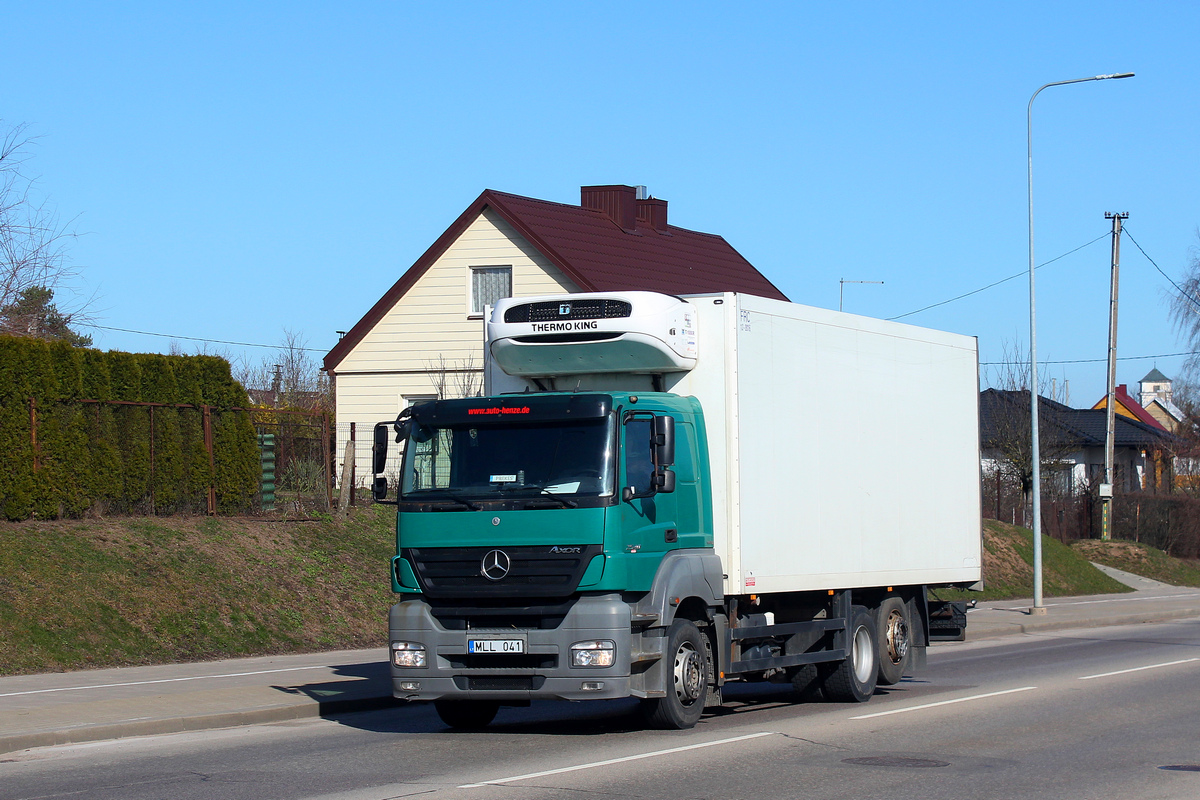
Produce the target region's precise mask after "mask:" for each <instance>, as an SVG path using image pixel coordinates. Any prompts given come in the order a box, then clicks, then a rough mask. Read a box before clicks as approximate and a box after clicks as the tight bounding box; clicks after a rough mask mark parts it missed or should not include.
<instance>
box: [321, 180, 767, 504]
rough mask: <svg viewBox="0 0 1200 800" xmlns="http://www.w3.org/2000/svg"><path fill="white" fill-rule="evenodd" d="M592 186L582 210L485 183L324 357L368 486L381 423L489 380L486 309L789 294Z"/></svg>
mask: <svg viewBox="0 0 1200 800" xmlns="http://www.w3.org/2000/svg"><path fill="white" fill-rule="evenodd" d="M641 194H642V193H640V192H639V190H638V189H635V187H632V186H584V187H583V188H582V189H581V192H580V195H581V202H580V205H578V206H573V205H566V204H562V203H551V202H547V201H544V200H537V199H534V198H530V197H521V196H519V195H512V194H505V193H503V192H496V191H492V190H487V191H484V192H483V193H482V194H481V195H480V196H479V197H478V198H477V199H476V200H475V202H473V203H472V204H471V205H470V206H468V207H467V209H466V210H465V211H463V213H462V214H460V215H459V217H458V219H456V220H455V221H454V223H453V224H452V225H451V226H450V227H449V228H447V229H446V231H445V233H443V234H442V235H441V236H440V237H438V239H437V241H435V242H434V243H433V244H432V245H431V246H430V247H429V249H428V250H426V251H425V253H424V254H423V255H422V256H421V257H420V258H419V259H417V261H416V263H414V264H413V265H412V266H411V267H410V268H409V269H408V270H407V271H406V272H405V273H404V274H403V275H402V276H401V277H400V279H399V280H398V281H397V282H396V283H395V285H393V286H392V287H391V289H389V290H388V291H387V292H386V293H385V294H384V295H383V297H381V298H380V299H379V300H378V301H377V302H376V303H375V304H374V306H372V307H371V309H370V310H369V311H368V312H367V313H366V315H364V316H363V317H362V319H360V320H359V321H358V323H357V324H355V325H354V327H352V328H351V329H350V330H349V331H348V332H347V334H346V335H345V336H344V337H343V338H342V339H341V341H339V342H338V344H337V345H336V346H335V347H334V348H333V349H332V350H330V351H329V353H328V354H327V355H326V356H325V360H324V369H325V371H326V372H327V373H328V374H329V375H330V377H331V378H332V379H333V382H334V391H335V397H336V414H337V451H336V452H337V459H338V462H339V470H340V462H341V460H342V458H343V454H344V453H345V447H346V444H345V443H346V441H347V440H348V439H349V436H350V423H354V424H355V428H356V433H355V438H356V448H355V453H356V456H355V461H356V464H357V467H356V476H357V482H358V483H359V484H360V485H363V484H365V483H367V482H368V475H367V473H368V472H369V470H370V466H369V465H370V451H371V446H370V442H371V430H372V428H373V426H374V425H375V423H377V422H383V421H387V420H391V419H394V418H395V417H396V415H397V414H398V413H399V412H400V411H401V410H402V409H403V408H405V407H406V406H408V405H411V404H412V403H413V402H416V401H419V400H424V399H428V398H433V397H438V396H445V397H458V396H463V395H464V394H472V393H475V392H477V391H478V390H479V389H480V388H481V386H482V368H483V338H484V332H483V325H484V320H483V315H484V310H485V308H487V307H488V306H490V305H492V304H493V303H495V301H496V300H498V299H500V298H503V297H509V296H513V297H526V296H531V295H540V294H560V293H576V292H595V291H620V290H645V291H657V292H664V293H667V294H685V293H698V292H721V291H736V292H746V293H749V294H755V295H760V296H763V297H771V298H776V299H784V300H786V299H787V298H786V297H784V295H783V294H782V293H781V292H780V291H779V290H778V289H777V288H776V287H775V286H774V285H773V284H772V283H771V282H770V281H768V280H767V279H766V278H765V277H764V276H763V275H762V274H761V273H760V272H759V271H758V270H757V269H755V268H754V267H753V266H752V265H751V264H750V262H748V261H747V260H746V259H744V258H743V257H742V256H741V254H739V253H738V252H737V251H736V250H734V249H733V248H732V247H731V246H730V245H729V243H728V242H726V241H725V240H724V239H723V238H721V237H720V236H715V235H713V234H708V233H699V232H696V231H691V230H687V229H684V228H678V227H675V226H673V225H668V224H667V202H666V201H665V200H659V199H655V198H648V197H642V196H641Z"/></svg>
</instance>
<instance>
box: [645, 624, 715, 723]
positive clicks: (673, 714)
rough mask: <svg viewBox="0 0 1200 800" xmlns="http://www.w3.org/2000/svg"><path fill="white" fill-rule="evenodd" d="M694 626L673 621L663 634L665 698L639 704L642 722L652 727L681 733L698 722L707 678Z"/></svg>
mask: <svg viewBox="0 0 1200 800" xmlns="http://www.w3.org/2000/svg"><path fill="white" fill-rule="evenodd" d="M702 637H703V634H702V633H700V629H699V628H697V627H696V623H694V622H692V621H691V620H687V619H676V620H675V621H674V622H672V623H671V628H670V630H669V631H668V632H667V652H666V659H665V663H664V664H663V666H664V667H665V668H666V670H667V675H666V686H665V687H664V688H665V689H666V690H667V694H666V697H654V698H650V699H647V700H643V701H642V709H643V712H644V713H645V716H646V722H647V723H649V724H650V725H651V726H653V727H655V728H666V729H670V730H684V729H686V728H691V727H692V726H694V725H695V724H696V723H697V722H699V721H700V715H701V714H703V713H704V700H705V698H706V697H707V695H708V684H709V682H710V677H711V676H710V675H709V669H708V659H707V657H706V656H705V651H704V639H703V638H702Z"/></svg>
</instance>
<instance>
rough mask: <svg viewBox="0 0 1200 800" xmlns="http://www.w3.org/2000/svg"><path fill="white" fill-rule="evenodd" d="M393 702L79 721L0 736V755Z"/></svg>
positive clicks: (377, 699)
mask: <svg viewBox="0 0 1200 800" xmlns="http://www.w3.org/2000/svg"><path fill="white" fill-rule="evenodd" d="M396 705H399V701H397V700H396V699H395V698H393V697H392V696H391V695H390V694H389V695H386V696H376V697H358V698H353V699H349V700H332V701H327V702H311V703H292V704H289V705H285V706H274V707H271V708H255V709H246V710H243V711H221V712H217V713H214V714H196V715H194V716H186V717H167V718H163V719H144V720H130V721H129V722H117V723H109V724H102V725H81V726H79V727H78V728H66V729H62V730H52V731H36V732H33V733H21V734H13V735H9V736H0V755H3V754H6V753H15V752H17V751H19V750H29V749H31V748H34V747H53V746H55V745H64V744H81V743H84V742H99V741H108V740H112V739H128V738H130V737H133V736H157V735H160V734H164V733H188V732H191V731H203V730H214V729H217V728H238V727H243V726H247V725H263V724H266V723H270V722H287V721H289V720H296V719H309V718H313V717H329V716H336V715H338V714H350V713H353V712H356V711H377V710H379V709H383V708H391V707H393V706H396Z"/></svg>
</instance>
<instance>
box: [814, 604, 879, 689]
mask: <svg viewBox="0 0 1200 800" xmlns="http://www.w3.org/2000/svg"><path fill="white" fill-rule="evenodd" d="M849 623H850V624H849V633H850V637H849V639H850V652H849V653H848V654H847V656H846V658H845V660H843V661H839V662H838V663H836V664H833V665H829V666H827V667H826V673H825V681H824V690H825V695H826V696H827V697H828V698H829V699H831V700H837V701H840V702H845V703H865V702H867V700H869V699H870V698H871V695H873V694H875V680H876V678H877V677H878V673H879V666H878V664H879V661H878V657H877V656H878V652H879V650H878V646H877V645H876V643H875V620H874V619H873V618H872V616H871V613H870V612H869V611H867V609H865V608H863V607H862V606H852V607H851V610H850V620H849Z"/></svg>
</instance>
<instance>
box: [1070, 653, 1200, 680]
mask: <svg viewBox="0 0 1200 800" xmlns="http://www.w3.org/2000/svg"><path fill="white" fill-rule="evenodd" d="M1193 661H1200V658H1185V659H1182V660H1180V661H1168V662H1166V663H1165V664H1150V665H1148V666H1145V667H1134V668H1132V669H1119V670H1117V671H1116V672H1102V673H1100V674H1099V675H1084V676H1083V677H1081V678H1080V679H1079V680H1081V681H1090V680H1092V679H1093V678H1109V677H1112V676H1113V675H1126V674H1128V673H1130V672H1141V671H1142V670H1144V669H1159V668H1160V667H1174V666H1176V665H1178V664H1190V663H1192V662H1193Z"/></svg>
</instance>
